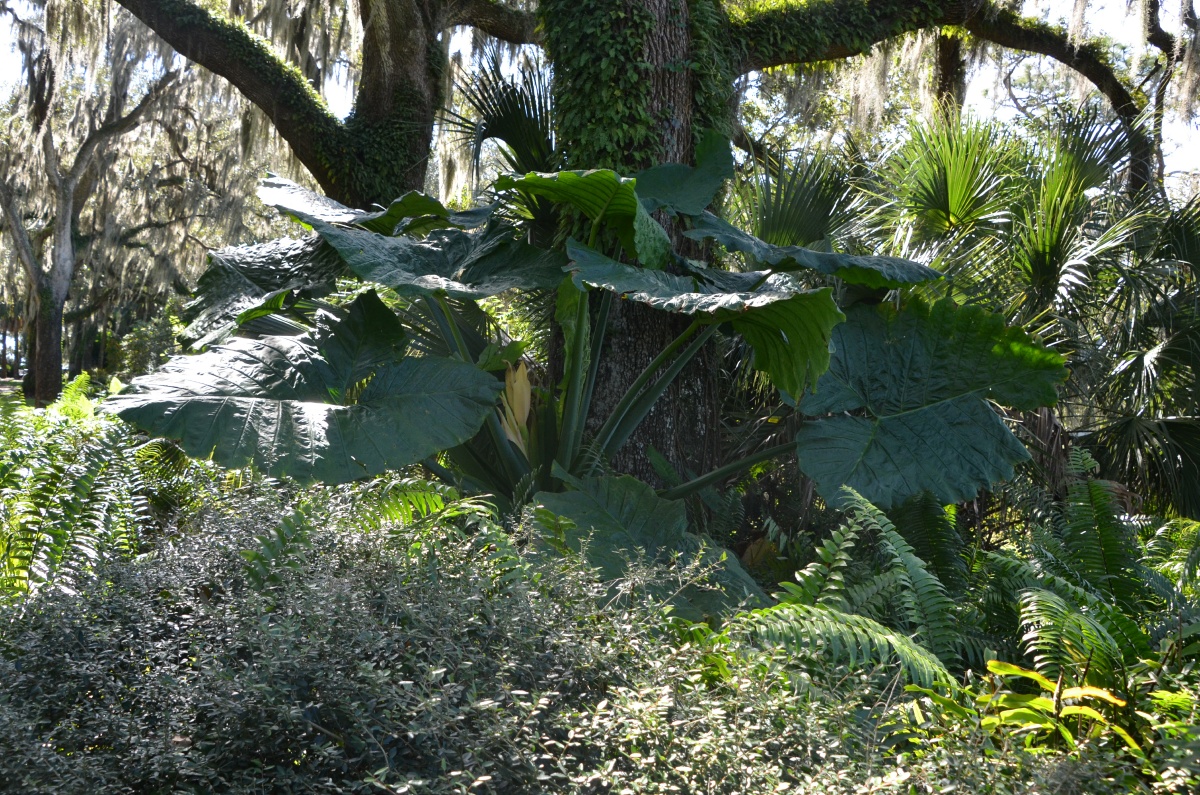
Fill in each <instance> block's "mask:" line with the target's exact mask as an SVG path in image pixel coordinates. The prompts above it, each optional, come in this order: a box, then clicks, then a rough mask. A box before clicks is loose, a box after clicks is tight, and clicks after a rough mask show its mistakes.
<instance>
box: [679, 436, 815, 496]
mask: <svg viewBox="0 0 1200 795" xmlns="http://www.w3.org/2000/svg"><path fill="white" fill-rule="evenodd" d="M795 451H796V443H795V442H787V443H786V444H777V445H775V446H774V447H766V448H763V449H762V450H759V451H758V452H756V453H751V454H750V455H748V456H745V457H743V458H739V459H738V460H736V461H731V462H730V463H728V464H725V465H724V466H721V467H717V468H716V469H714V470H713V471H712V472H709V473H708V474H707V475H701V476H700V477H698V478H694V479H692V480H689V481H688V482H687V483H681V484H679V485H678V486H676V487H674V488H671V489H667V490H665V491H660V492H659V493H658V495H659V496H660V497H662V498H664V499H667V500H678V499H680V498H682V497H687V496H689V495H691V494H694V493H696V492H697V491H700V490H701V489H703V488H705V487H707V486H711V485H712V484H714V483H719V482H721V481H722V480H724V479H725V478H727V477H729V476H730V475H736V474H737V473H738V472H741V471H743V470H745V469H749V468H750V467H752V466H754V465H755V464H757V463H759V462H761V461H767V460H769V459H772V458H774V457H775V456H777V455H783V454H785V453H794V452H795Z"/></svg>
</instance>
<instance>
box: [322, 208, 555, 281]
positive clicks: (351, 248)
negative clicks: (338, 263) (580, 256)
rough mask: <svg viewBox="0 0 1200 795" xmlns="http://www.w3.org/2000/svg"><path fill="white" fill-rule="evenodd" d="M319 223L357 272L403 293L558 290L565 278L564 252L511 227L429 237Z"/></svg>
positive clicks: (451, 231)
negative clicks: (536, 243) (543, 245)
mask: <svg viewBox="0 0 1200 795" xmlns="http://www.w3.org/2000/svg"><path fill="white" fill-rule="evenodd" d="M313 227H314V228H315V229H316V230H317V232H318V233H319V234H320V235H321V237H322V238H324V239H325V240H326V241H328V243H329V244H330V245H331V246H333V248H334V249H336V250H337V252H338V253H339V254H340V255H341V256H342V258H343V259H344V260H345V262H346V264H347V265H349V267H350V269H351V270H352V271H354V272H355V273H356V274H358V275H359V276H361V277H362V278H364V279H367V280H368V281H373V282H376V283H378V284H382V285H384V286H386V287H390V288H392V289H393V290H395V291H396V292H398V293H400V294H402V295H416V296H421V295H439V294H440V295H448V296H450V297H452V298H469V299H478V298H486V297H488V296H492V295H497V294H498V293H502V292H504V291H505V290H511V289H523V290H539V289H541V290H544V289H552V288H554V287H557V286H558V285H559V283H561V282H562V281H563V278H564V275H563V266H564V265H565V264H566V258H565V257H563V255H562V254H561V253H560V252H556V251H547V250H545V249H540V248H537V247H535V246H531V245H530V244H528V243H526V242H525V241H523V240H519V239H517V238H516V237H515V236H514V230H513V229H512V228H511V227H507V226H493V227H490V228H489V229H488V230H486V231H484V232H480V233H477V234H468V233H466V232H462V231H459V230H456V229H445V230H438V231H435V232H433V233H431V234H430V235H429V237H427V238H425V239H423V240H422V239H418V238H415V237H409V236H402V237H388V236H385V235H381V234H378V233H375V232H367V231H364V230H361V229H354V228H352V227H346V226H332V225H329V224H325V223H322V222H320V221H317V222H314V224H313Z"/></svg>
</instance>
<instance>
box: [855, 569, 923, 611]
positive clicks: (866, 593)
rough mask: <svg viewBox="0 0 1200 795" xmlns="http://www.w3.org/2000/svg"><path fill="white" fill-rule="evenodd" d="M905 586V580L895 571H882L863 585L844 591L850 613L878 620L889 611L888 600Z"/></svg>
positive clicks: (906, 582)
mask: <svg viewBox="0 0 1200 795" xmlns="http://www.w3.org/2000/svg"><path fill="white" fill-rule="evenodd" d="M907 585H908V581H907V579H906V578H905V577H904V576H903V575H902V574H901V572H899V571H897V570H896V569H889V570H887V571H882V572H880V573H879V574H876V575H875V576H874V577H872V578H871V579H869V580H867V581H866V582H865V583H862V584H861V585H854V586H851V587H849V588H847V589H846V600H847V602H849V605H850V612H852V613H858V614H859V615H864V616H869V617H870V618H874V619H876V620H878V619H879V617H880V616H882V615H884V614H886V613H887V612H888V611H889V610H891V608H892V605H891V604H889V603H888V600H889V599H891V598H892V596H893V595H894V594H895V593H896V592H897V591H898V590H900V589H901V588H904V587H906V586H907Z"/></svg>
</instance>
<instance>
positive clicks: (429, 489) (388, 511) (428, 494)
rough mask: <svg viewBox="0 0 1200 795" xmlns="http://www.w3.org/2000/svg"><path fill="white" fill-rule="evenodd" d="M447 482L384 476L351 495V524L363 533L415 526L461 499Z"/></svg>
mask: <svg viewBox="0 0 1200 795" xmlns="http://www.w3.org/2000/svg"><path fill="white" fill-rule="evenodd" d="M457 497H458V494H457V492H455V491H454V489H452V488H450V487H449V486H446V485H445V484H441V483H435V482H433V481H429V480H421V479H418V478H398V479H392V478H384V479H381V480H377V481H374V482H372V483H371V484H370V485H369V486H367V487H366V488H363V489H361V490H359V491H358V492H357V493H355V494H354V495H353V496H352V497H351V502H350V508H349V510H350V512H351V515H350V517H349V519H350V524H351V525H352V526H353V527H354V528H355V529H357V530H360V531H362V532H371V531H374V530H379V529H380V528H382V527H384V526H386V525H394V524H398V525H411V524H414V523H415V522H418V521H421V520H423V519H427V518H429V517H430V516H432V515H434V514H436V513H438V512H440V511H442V510H444V509H445V507H446V504H447V503H448V502H450V501H453V500H454V499H457Z"/></svg>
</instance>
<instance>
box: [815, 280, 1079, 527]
mask: <svg viewBox="0 0 1200 795" xmlns="http://www.w3.org/2000/svg"><path fill="white" fill-rule="evenodd" d="M833 345H834V351H835V352H834V355H833V360H832V363H831V364H830V368H829V370H828V372H826V373H825V375H824V376H822V377H821V380H820V381H818V382H817V387H816V390H815V392H814V394H812V395H809V396H808V397H807V398H805V400H804V401H803V402H802V403H801V405H800V408H801V410H802V411H803V412H804V413H805V414H809V415H821V414H833V415H835V416H831V417H827V418H825V419H821V420H816V421H811V422H807V423H805V424H804V425H803V426H802V427H801V429H800V431H799V433H798V434H797V437H796V441H797V443H798V445H799V454H800V467H801V469H803V470H804V472H805V473H806V474H808V476H809V477H811V478H812V479H813V480H815V481H816V483H817V488H818V490H819V491H820V492H821V494H822V495H823V496H824V497H825V498H826V499H827V500H831V501H834V502H836V501H838V500H839V499H840V496H839V489H840V488H841V487H842V486H850V487H851V488H853V489H854V490H855V491H857V492H858V493H859V494H861V495H862V496H863V497H864V498H866V499H867V500H868V501H870V502H872V503H874V504H875V505H878V506H881V507H884V508H891V507H893V506H896V505H899V504H900V503H902V502H903V501H904V500H906V499H908V498H909V497H911V496H913V495H915V494H919V493H920V492H922V491H929V492H932V493H933V495H934V496H935V497H936V498H937V500H938V501H939V502H940V503H942V504H948V503H954V502H960V501H962V500H967V499H971V498H973V497H974V496H975V494H976V493H977V492H978V490H979V489H980V488H983V487H985V486H988V485H990V484H991V483H993V482H995V481H998V480H1002V479H1005V478H1009V477H1011V476H1012V471H1013V470H1012V467H1013V465H1014V464H1016V463H1017V462H1019V461H1023V460H1025V459H1026V458H1028V455H1029V454H1028V453H1027V452H1026V450H1025V448H1024V446H1023V445H1022V444H1021V443H1020V442H1019V441H1017V439H1016V437H1014V436H1013V435H1012V432H1011V431H1009V430H1008V428H1007V426H1005V424H1004V423H1003V422H1002V421H1001V420H1000V418H999V417H998V416H997V415H996V413H995V412H994V411H993V410H992V408H991V407H990V406H989V405H988V402H987V401H989V400H993V401H996V402H997V403H1000V404H1001V405H1004V406H1009V407H1012V408H1016V409H1033V408H1037V407H1038V406H1044V405H1051V404H1053V403H1054V402H1055V399H1056V394H1055V385H1056V384H1058V383H1059V382H1060V381H1062V380H1063V378H1064V377H1065V375H1066V370H1065V368H1064V367H1063V364H1062V357H1061V356H1059V355H1058V354H1056V353H1053V352H1052V351H1049V350H1047V349H1046V348H1045V347H1043V346H1042V345H1040V344H1039V343H1037V342H1035V341H1034V340H1033V339H1032V338H1030V337H1029V336H1028V335H1027V334H1026V333H1025V332H1023V331H1021V330H1019V329H1015V328H1006V327H1005V326H1004V323H1003V321H1002V320H1001V319H1000V318H999V317H997V316H995V315H991V314H989V313H987V312H985V311H983V310H982V309H979V308H977V307H963V308H959V307H956V306H955V305H954V303H953V302H952V301H950V300H943V301H939V302H938V303H937V304H934V305H933V306H927V305H925V304H922V303H920V302H915V301H914V302H912V303H911V304H910V305H909V307H908V308H907V309H905V310H904V311H902V312H897V311H895V310H894V309H892V308H891V307H890V306H886V305H885V306H879V307H871V306H857V307H853V308H851V309H850V310H848V311H847V321H846V323H844V324H842V325H841V326H839V327H837V328H836V329H834V334H833ZM847 412H856V414H855V415H848V414H847Z"/></svg>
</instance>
